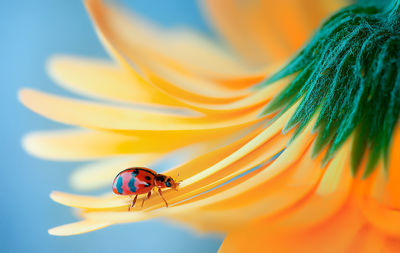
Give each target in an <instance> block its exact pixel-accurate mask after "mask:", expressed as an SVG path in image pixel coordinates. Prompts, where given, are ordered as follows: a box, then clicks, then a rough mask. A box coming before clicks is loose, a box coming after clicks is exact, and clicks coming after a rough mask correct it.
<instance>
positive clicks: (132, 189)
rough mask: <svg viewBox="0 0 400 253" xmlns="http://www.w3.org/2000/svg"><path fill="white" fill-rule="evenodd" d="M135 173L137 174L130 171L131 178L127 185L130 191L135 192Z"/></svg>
mask: <svg viewBox="0 0 400 253" xmlns="http://www.w3.org/2000/svg"><path fill="white" fill-rule="evenodd" d="M135 175H137V174H135V173H132V178H131V180H129V183H128V187H129V190H131V192H136V187H135Z"/></svg>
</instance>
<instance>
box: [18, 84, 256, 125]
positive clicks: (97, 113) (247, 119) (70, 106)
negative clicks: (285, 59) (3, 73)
mask: <svg viewBox="0 0 400 253" xmlns="http://www.w3.org/2000/svg"><path fill="white" fill-rule="evenodd" d="M19 98H20V100H21V101H22V103H23V104H24V105H25V106H27V107H28V108H30V109H31V110H33V111H34V112H36V113H38V114H41V115H43V116H46V117H47V118H50V119H53V120H55V121H59V122H62V123H65V124H72V125H79V126H83V127H89V128H101V129H112V130H121V131H123V130H125V131H144V132H151V131H170V130H183V131H184V130H187V131H192V130H207V131H210V130H218V129H224V130H223V131H225V130H226V129H227V128H230V127H232V128H242V127H243V126H246V125H250V124H252V123H255V122H257V121H260V120H262V118H257V112H249V113H247V114H241V115H238V116H237V117H236V118H234V117H232V115H229V116H231V117H229V118H228V119H227V118H224V117H223V116H221V115H219V116H218V117H217V116H214V117H212V116H209V117H207V116H189V115H178V114H167V113H159V112H155V111H150V110H139V109H135V108H132V107H122V106H111V105H104V104H99V103H94V102H86V101H79V100H73V99H66V98H62V97H60V96H55V95H48V94H45V93H42V92H38V91H34V90H28V89H24V90H21V91H20V93H19ZM232 128H231V129H232Z"/></svg>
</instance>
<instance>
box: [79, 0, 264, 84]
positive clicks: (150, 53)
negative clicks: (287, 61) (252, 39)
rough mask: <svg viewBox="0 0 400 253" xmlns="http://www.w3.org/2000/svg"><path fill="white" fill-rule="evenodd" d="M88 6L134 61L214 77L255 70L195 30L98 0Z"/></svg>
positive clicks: (121, 50)
mask: <svg viewBox="0 0 400 253" xmlns="http://www.w3.org/2000/svg"><path fill="white" fill-rule="evenodd" d="M86 6H87V9H88V11H89V14H90V15H91V17H92V20H94V22H95V24H96V28H97V29H98V31H99V32H100V33H102V34H103V36H104V39H105V40H107V41H108V42H109V43H110V44H112V45H111V46H112V47H115V48H116V49H117V50H118V51H119V53H121V54H123V55H125V56H126V57H127V58H128V59H129V61H131V62H134V63H137V62H138V61H143V60H146V59H148V60H149V61H151V62H158V63H160V64H163V65H165V66H169V67H171V68H175V69H177V70H179V71H181V72H191V73H194V74H197V75H202V76H212V77H226V76H228V77H229V76H232V75H234V76H246V75H253V73H254V72H255V71H254V69H251V68H246V67H245V66H244V65H243V64H241V63H240V61H239V60H238V59H236V58H235V57H234V56H232V55H231V54H229V53H228V52H227V51H225V50H224V48H223V47H220V46H218V45H217V43H215V42H212V41H210V40H208V39H206V38H205V37H204V36H202V35H201V34H199V33H196V32H194V31H191V30H188V29H182V28H179V29H167V30H165V29H160V28H158V27H156V26H155V25H153V24H150V23H149V22H148V21H146V20H144V19H143V18H140V17H138V16H137V15H134V14H133V13H127V11H126V10H124V9H122V8H118V7H116V6H111V5H108V4H105V3H103V2H101V1H98V0H87V1H86ZM256 73H257V72H256Z"/></svg>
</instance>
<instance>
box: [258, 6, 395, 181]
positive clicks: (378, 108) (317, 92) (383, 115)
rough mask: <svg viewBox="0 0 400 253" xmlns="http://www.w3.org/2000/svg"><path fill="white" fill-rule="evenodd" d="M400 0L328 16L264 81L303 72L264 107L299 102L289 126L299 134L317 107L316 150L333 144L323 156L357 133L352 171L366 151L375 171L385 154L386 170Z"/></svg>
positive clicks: (392, 118)
mask: <svg viewBox="0 0 400 253" xmlns="http://www.w3.org/2000/svg"><path fill="white" fill-rule="evenodd" d="M399 22H400V0H395V1H392V2H391V3H390V4H389V5H388V6H386V7H385V8H378V7H376V6H366V5H362V4H356V5H353V6H350V7H347V8H345V9H342V10H340V11H339V12H337V13H336V14H334V15H333V16H332V17H331V18H329V19H328V20H327V21H326V22H325V23H324V24H323V25H322V27H321V28H320V30H319V31H318V32H317V33H316V35H315V36H314V37H313V39H312V40H311V41H310V42H309V44H308V45H307V46H306V47H305V48H304V49H303V50H301V51H300V53H299V54H298V55H297V56H296V57H295V58H294V59H293V60H292V61H291V62H289V64H288V65H287V66H286V67H284V68H283V69H282V70H281V71H279V72H278V73H276V74H275V75H273V76H272V77H271V78H269V79H268V80H267V81H266V82H264V83H263V84H261V85H267V84H270V83H273V82H275V81H277V80H279V79H281V78H284V77H286V76H288V75H291V74H294V73H296V76H295V78H294V80H293V81H292V82H291V83H290V84H289V85H288V86H287V87H286V88H285V89H284V90H283V91H282V92H281V93H280V94H279V95H278V96H277V97H276V98H275V99H273V101H271V102H270V103H269V104H268V105H267V107H266V108H265V110H264V112H263V114H266V113H271V112H275V111H277V110H281V112H283V111H285V110H287V109H288V108H290V107H291V106H293V105H294V104H295V103H296V102H297V101H298V100H301V101H300V104H299V106H298V108H297V109H296V111H295V113H294V115H293V116H292V117H291V119H290V120H289V122H288V123H287V125H286V126H285V128H284V131H286V132H287V131H289V130H290V129H292V128H294V127H297V128H296V130H295V132H294V136H293V138H296V136H297V135H298V134H299V133H300V132H301V131H302V130H303V129H304V128H305V127H306V126H307V124H308V123H309V122H310V120H311V118H312V117H313V116H314V115H315V114H319V115H318V119H317V122H316V124H315V126H314V131H316V132H317V138H316V141H315V145H314V150H313V154H314V155H316V154H318V153H319V152H321V151H322V150H323V149H324V148H326V147H328V149H327V153H326V155H325V157H324V164H325V163H326V162H328V161H329V160H330V159H331V158H332V157H333V156H334V155H335V153H336V152H337V151H338V150H339V148H340V147H341V146H342V145H343V144H344V142H345V141H346V140H347V139H348V138H349V137H350V135H351V134H354V141H353V145H352V162H351V167H352V172H353V175H355V174H357V172H358V171H359V169H360V167H361V162H362V160H363V157H364V156H365V154H366V153H367V151H368V158H367V159H368V160H367V164H366V167H365V169H364V172H363V177H364V178H366V177H368V176H369V175H370V174H371V173H372V172H373V171H374V169H375V168H376V167H377V165H378V163H379V161H380V160H381V159H383V160H384V163H385V165H386V166H385V167H386V171H387V161H388V155H389V148H390V144H391V139H392V135H393V132H394V128H395V125H396V123H397V122H398V119H399V114H400V71H399V70H400V25H399Z"/></svg>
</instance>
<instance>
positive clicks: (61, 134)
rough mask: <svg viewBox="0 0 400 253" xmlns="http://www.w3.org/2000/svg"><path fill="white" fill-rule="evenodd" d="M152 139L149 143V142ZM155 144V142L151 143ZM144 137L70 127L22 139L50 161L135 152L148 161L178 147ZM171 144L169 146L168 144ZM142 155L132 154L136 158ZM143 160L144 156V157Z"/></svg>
mask: <svg viewBox="0 0 400 253" xmlns="http://www.w3.org/2000/svg"><path fill="white" fill-rule="evenodd" d="M149 141H150V142H149ZM151 143H153V144H154V145H151ZM157 144H159V145H155V143H154V142H151V138H150V140H148V141H147V140H146V139H145V138H143V137H136V136H126V135H120V134H115V133H112V132H101V131H89V130H81V129H68V130H56V131H44V132H36V133H30V134H28V135H27V136H25V138H24V140H23V145H24V148H25V149H26V150H27V151H28V152H29V153H31V154H32V155H35V156H38V157H41V158H44V159H51V160H67V161H71V160H72V161H80V160H90V159H95V158H101V157H108V156H116V155H126V154H134V153H141V154H143V153H153V154H145V155H144V157H143V158H144V159H145V160H149V161H150V160H152V159H153V158H154V157H156V156H159V155H157V153H160V152H167V151H170V150H172V149H174V148H177V147H179V146H180V145H179V144H178V145H177V146H175V145H170V147H169V148H168V147H166V146H165V145H164V144H165V142H164V144H163V143H162V142H159V143H157ZM150 146H152V147H150ZM167 146H168V145H167ZM137 158H139V157H132V158H131V159H137ZM142 160H143V159H142Z"/></svg>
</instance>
